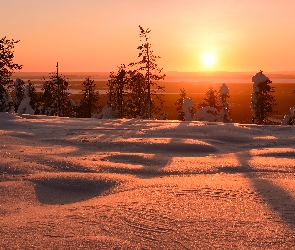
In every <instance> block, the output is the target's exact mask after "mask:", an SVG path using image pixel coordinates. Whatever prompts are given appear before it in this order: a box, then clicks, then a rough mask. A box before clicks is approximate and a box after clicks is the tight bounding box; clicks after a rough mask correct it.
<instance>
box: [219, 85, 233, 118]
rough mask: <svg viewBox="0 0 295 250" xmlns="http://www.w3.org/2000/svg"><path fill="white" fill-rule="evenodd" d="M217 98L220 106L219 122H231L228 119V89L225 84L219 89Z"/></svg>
mask: <svg viewBox="0 0 295 250" xmlns="http://www.w3.org/2000/svg"><path fill="white" fill-rule="evenodd" d="M219 96H220V105H221V111H220V116H221V121H223V122H232V120H231V119H230V118H229V116H230V105H229V103H228V101H227V98H229V97H230V96H229V89H228V87H227V86H226V84H225V83H223V84H222V85H221V87H220V89H219Z"/></svg>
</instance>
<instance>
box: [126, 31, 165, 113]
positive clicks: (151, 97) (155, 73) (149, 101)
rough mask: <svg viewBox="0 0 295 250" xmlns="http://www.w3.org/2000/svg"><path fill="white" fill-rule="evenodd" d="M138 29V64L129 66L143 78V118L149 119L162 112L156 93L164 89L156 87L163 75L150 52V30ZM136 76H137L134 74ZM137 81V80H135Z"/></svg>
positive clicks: (151, 51)
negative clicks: (139, 43)
mask: <svg viewBox="0 0 295 250" xmlns="http://www.w3.org/2000/svg"><path fill="white" fill-rule="evenodd" d="M139 29H140V35H139V36H140V42H141V45H140V46H138V47H137V49H138V50H139V55H138V57H140V58H141V60H140V61H139V62H135V63H130V64H129V66H131V67H133V66H135V67H137V69H136V70H137V71H139V73H141V74H142V75H143V76H144V78H143V80H144V81H143V82H142V87H143V88H144V89H145V97H144V103H145V104H144V106H143V107H144V108H145V110H144V114H143V118H151V117H152V113H154V114H158V113H160V112H161V110H162V105H163V99H162V96H161V95H159V94H158V91H161V90H163V89H164V87H162V86H160V85H158V81H159V80H163V79H164V77H165V74H161V72H162V69H160V68H159V67H158V64H157V59H159V58H160V57H159V56H155V55H154V54H153V50H152V44H151V43H150V42H149V36H148V35H149V33H150V32H151V30H150V29H146V30H144V29H143V28H142V27H141V26H139ZM135 76H138V74H135ZM137 80H138V79H137Z"/></svg>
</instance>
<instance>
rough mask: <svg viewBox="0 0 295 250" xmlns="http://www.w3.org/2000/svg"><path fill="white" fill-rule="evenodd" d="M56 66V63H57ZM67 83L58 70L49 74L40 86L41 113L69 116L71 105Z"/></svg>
mask: <svg viewBox="0 0 295 250" xmlns="http://www.w3.org/2000/svg"><path fill="white" fill-rule="evenodd" d="M57 67H58V65H57ZM68 87H69V83H68V81H66V79H65V78H64V76H62V75H59V74H58V70H57V71H56V72H53V73H51V74H50V78H49V80H47V81H45V82H44V84H43V87H42V91H43V95H42V101H43V105H42V106H43V107H42V113H43V114H45V115H49V116H71V115H72V112H73V107H72V105H71V102H70V99H69V96H70V93H69V89H68Z"/></svg>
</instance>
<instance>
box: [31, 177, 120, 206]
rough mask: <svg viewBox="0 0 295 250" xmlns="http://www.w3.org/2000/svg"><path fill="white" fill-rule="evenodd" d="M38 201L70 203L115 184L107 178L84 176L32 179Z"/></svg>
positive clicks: (104, 190) (50, 203)
mask: <svg viewBox="0 0 295 250" xmlns="http://www.w3.org/2000/svg"><path fill="white" fill-rule="evenodd" d="M32 182H34V183H35V192H36V196H37V199H38V200H39V202H41V203H43V204H49V205H61V204H71V203H75V202H80V201H85V200H88V199H92V198H94V197H97V196H100V195H102V194H103V193H104V192H106V191H108V190H109V189H111V188H112V187H114V186H115V185H116V182H115V181H113V182H111V181H109V180H104V179H101V180H89V179H85V178H68V177H60V178H46V179H41V180H32Z"/></svg>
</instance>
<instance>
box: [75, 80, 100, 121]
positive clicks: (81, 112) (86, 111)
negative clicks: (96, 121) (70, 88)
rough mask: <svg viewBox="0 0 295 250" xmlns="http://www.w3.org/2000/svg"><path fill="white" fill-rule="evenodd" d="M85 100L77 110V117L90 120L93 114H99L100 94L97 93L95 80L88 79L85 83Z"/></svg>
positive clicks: (83, 90)
mask: <svg viewBox="0 0 295 250" xmlns="http://www.w3.org/2000/svg"><path fill="white" fill-rule="evenodd" d="M83 86H84V89H82V93H83V98H82V100H81V101H80V104H79V106H78V108H77V117H83V118H90V117H91V116H92V114H93V113H96V112H98V109H99V105H98V100H99V92H98V91H95V84H94V80H90V78H89V77H87V78H86V79H85V80H84V82H83Z"/></svg>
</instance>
